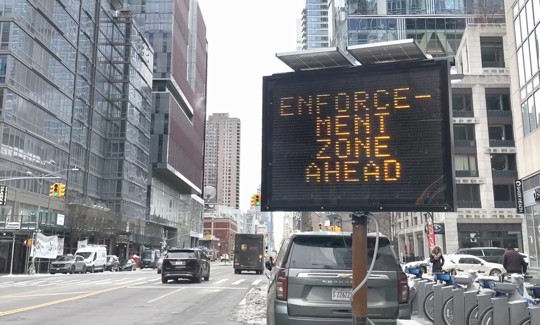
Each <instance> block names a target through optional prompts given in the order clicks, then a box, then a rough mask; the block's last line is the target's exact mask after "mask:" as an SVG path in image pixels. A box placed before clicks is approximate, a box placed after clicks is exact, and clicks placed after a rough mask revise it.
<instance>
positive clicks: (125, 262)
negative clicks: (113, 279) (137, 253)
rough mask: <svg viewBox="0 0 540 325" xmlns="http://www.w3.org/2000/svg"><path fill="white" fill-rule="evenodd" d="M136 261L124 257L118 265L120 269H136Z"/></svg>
mask: <svg viewBox="0 0 540 325" xmlns="http://www.w3.org/2000/svg"><path fill="white" fill-rule="evenodd" d="M135 267H136V265H135V261H134V260H133V259H131V258H124V259H122V260H121V261H120V264H119V265H118V271H134V270H135Z"/></svg>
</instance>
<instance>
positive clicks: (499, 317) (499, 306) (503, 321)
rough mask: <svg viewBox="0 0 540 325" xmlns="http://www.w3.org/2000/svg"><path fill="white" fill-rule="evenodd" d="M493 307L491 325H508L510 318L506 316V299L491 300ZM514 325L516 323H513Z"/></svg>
mask: <svg viewBox="0 0 540 325" xmlns="http://www.w3.org/2000/svg"><path fill="white" fill-rule="evenodd" d="M491 303H492V305H493V322H492V324H493V325H509V324H510V323H509V321H510V316H509V315H508V298H506V297H497V298H491ZM514 324H516V323H514Z"/></svg>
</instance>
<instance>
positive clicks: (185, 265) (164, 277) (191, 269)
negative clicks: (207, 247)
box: [161, 248, 210, 283]
mask: <svg viewBox="0 0 540 325" xmlns="http://www.w3.org/2000/svg"><path fill="white" fill-rule="evenodd" d="M169 279H174V280H175V281H178V279H190V280H192V281H193V282H196V283H200V282H201V280H202V279H204V280H205V281H208V280H209V279H210V262H209V261H208V257H207V256H206V254H204V252H203V251H202V250H200V249H196V248H185V249H170V250H169V251H168V252H167V254H166V255H165V257H164V258H163V264H162V265H161V282H162V283H167V282H168V281H169Z"/></svg>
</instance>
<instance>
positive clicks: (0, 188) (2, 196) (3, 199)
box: [0, 185, 8, 205]
mask: <svg viewBox="0 0 540 325" xmlns="http://www.w3.org/2000/svg"><path fill="white" fill-rule="evenodd" d="M7 193H8V191H7V186H6V185H0V205H6V203H7Z"/></svg>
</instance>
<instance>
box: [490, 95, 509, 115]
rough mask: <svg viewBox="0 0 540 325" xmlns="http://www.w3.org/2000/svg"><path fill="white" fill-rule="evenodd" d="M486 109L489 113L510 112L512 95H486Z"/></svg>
mask: <svg viewBox="0 0 540 325" xmlns="http://www.w3.org/2000/svg"><path fill="white" fill-rule="evenodd" d="M486 108H487V110H488V111H510V110H511V109H512V108H511V106H510V95H509V94H486Z"/></svg>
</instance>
